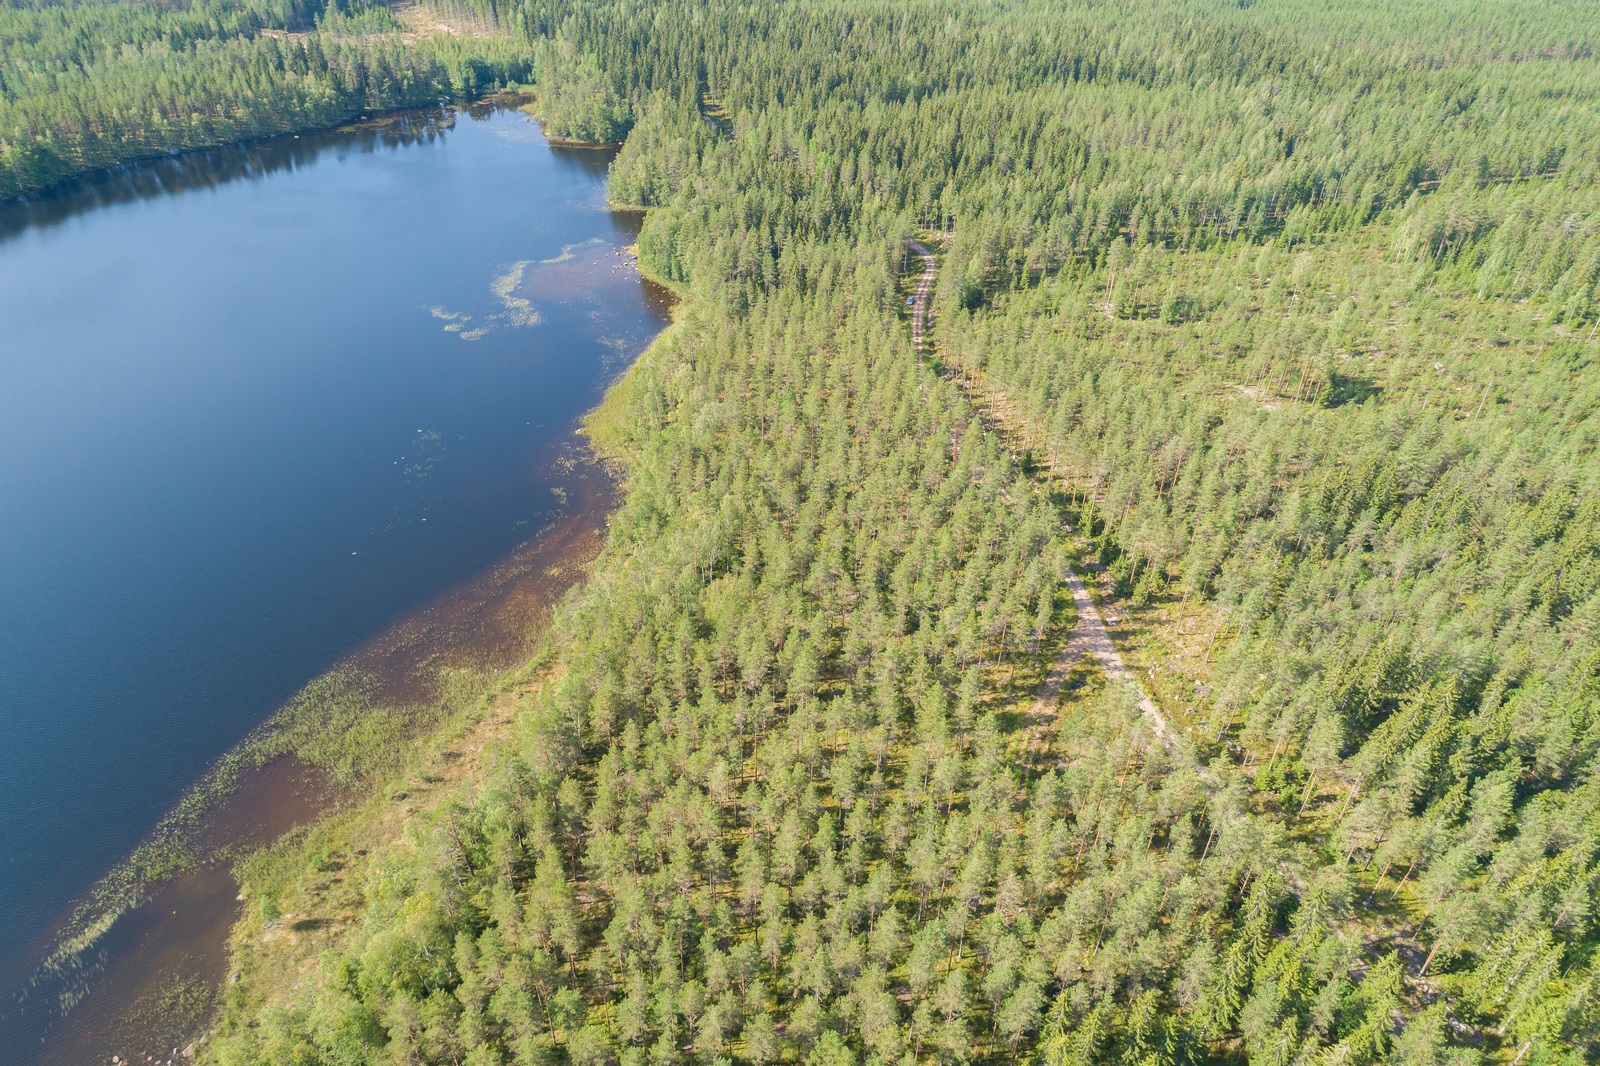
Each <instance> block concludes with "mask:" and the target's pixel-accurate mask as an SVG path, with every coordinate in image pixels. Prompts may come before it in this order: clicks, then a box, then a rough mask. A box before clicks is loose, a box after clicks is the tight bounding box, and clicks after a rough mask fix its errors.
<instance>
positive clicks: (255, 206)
mask: <svg viewBox="0 0 1600 1066" xmlns="http://www.w3.org/2000/svg"><path fill="white" fill-rule="evenodd" d="M605 166H606V158H605V157H604V156H603V155H600V154H597V153H594V152H586V151H582V150H557V149H552V148H551V147H550V146H548V145H547V144H546V143H545V142H544V140H543V138H542V137H541V135H540V134H539V131H538V127H537V126H536V125H535V124H534V123H533V122H532V121H531V120H530V119H528V117H527V116H525V115H523V114H520V113H518V112H516V111H507V110H497V109H494V108H487V109H480V110H479V111H477V112H476V113H473V114H469V113H467V112H464V111H455V110H440V111H438V112H431V113H412V114H407V115H401V116H394V117H390V118H385V119H383V120H380V121H374V122H370V123H364V124H362V125H360V126H357V127H353V128H351V129H347V130H341V131H335V132H333V133H327V134H319V135H307V136H303V137H301V138H282V139H277V140H273V141H269V142H263V143H260V144H255V145H249V146H243V147H239V148H234V149H227V150H222V151H217V152H213V153H207V154H201V155H193V156H185V157H182V158H179V159H170V160H162V161H159V162H157V163H153V164H146V165H142V166H137V167H134V168H131V169H129V170H125V171H121V172H116V173H112V174H106V175H100V176H98V177H96V178H94V179H91V180H87V181H84V182H80V183H78V184H76V185H74V186H71V187H69V188H67V189H64V190H62V191H60V192H58V193H57V194H55V195H53V196H51V197H48V198H45V199H41V200H36V201H34V202H26V203H11V204H8V205H0V974H11V975H15V974H16V973H17V972H19V971H23V970H26V969H27V968H28V967H29V966H31V965H32V964H33V963H36V962H37V961H38V960H37V959H36V958H29V957H27V956H28V955H29V953H30V952H32V951H36V950H37V946H38V944H39V942H40V938H41V937H44V936H46V934H47V933H48V932H49V929H50V927H51V925H52V923H54V922H55V921H57V920H58V919H59V918H60V917H61V915H62V912H63V909H64V908H65V907H67V906H68V905H69V904H70V902H71V901H72V900H73V899H74V898H75V897H77V896H78V895H79V894H80V893H82V892H83V891H84V890H85V889H87V888H88V887H89V886H91V885H92V884H93V883H94V882H95V881H96V880H97V879H98V878H99V877H101V876H102V875H103V874H104V873H105V872H106V871H107V870H108V869H109V868H110V867H111V866H112V865H114V864H115V863H116V862H117V861H118V860H119V859H120V858H121V857H122V856H123V855H125V854H126V853H127V852H128V851H129V850H130V849H131V848H132V847H133V846H134V845H135V844H136V843H137V842H138V841H139V839H140V838H141V837H142V836H143V835H144V834H145V833H146V832H148V831H149V829H150V828H151V826H152V825H153V824H154V823H155V822H156V821H157V820H158V819H159V818H160V817H161V815H162V814H163V813H164V812H165V811H166V810H167V809H168V808H169V807H170V806H171V805H172V804H173V803H174V802H175V801H176V800H177V799H178V798H179V797H180V796H181V794H182V793H183V791H184V789H185V788H186V787H187V786H188V785H189V784H190V783H191V782H193V781H194V780H195V779H196V778H197V777H198V776H199V775H200V774H201V773H202V772H203V771H204V770H205V768H206V767H207V766H208V765H209V764H210V763H212V762H213V761H214V760H215V759H216V758H217V757H218V756H219V755H221V754H222V753H223V752H224V751H226V750H227V749H228V748H229V747H230V746H232V745H233V744H234V743H236V742H237V741H238V740H239V739H240V738H241V737H242V736H243V735H244V734H245V733H246V732H248V731H249V730H250V729H251V728H252V727H253V726H255V725H256V724H257V723H259V722H260V721H262V720H263V719H264V718H265V717H266V716H267V715H269V714H270V713H271V712H272V711H273V710H274V709H275V708H276V707H278V706H279V705H280V704H282V703H283V702H284V700H285V699H286V698H287V697H289V696H290V695H292V694H293V693H294V691H295V690H296V689H298V688H299V687H300V686H301V685H302V684H304V683H305V682H306V681H307V680H309V679H310V678H312V677H314V676H315V675H317V674H318V673H320V672H321V671H323V670H324V669H326V668H327V667H328V666H329V665H331V664H333V663H334V662H335V661H337V660H338V659H339V658H340V657H341V656H342V655H344V654H345V653H347V652H349V651H350V650H351V649H352V648H354V647H356V646H358V645H359V644H361V643H362V642H363V641H365V640H367V639H369V638H371V637H372V636H373V635H375V634H376V633H378V632H380V631H381V630H382V629H383V628H384V627H385V626H386V625H388V624H389V623H390V622H392V621H393V620H394V619H396V618H397V617H400V616H402V615H404V614H406V612H408V611H409V610H412V609H414V608H416V607H417V606H418V605H419V604H422V603H424V602H426V601H428V600H429V599H430V598H432V597H434V596H437V595H438V594H440V593H441V592H442V591H443V590H446V589H448V588H450V587H451V586H453V585H456V584H457V583H459V582H461V581H463V580H465V579H467V578H469V577H470V576H471V575H473V574H476V573H478V572H480V571H482V570H483V569H484V568H485V567H487V566H489V565H491V564H492V563H494V562H495V561H496V560H498V559H501V558H503V557H505V556H506V555H507V554H508V553H510V552H511V551H513V550H514V549H515V548H516V546H517V545H518V544H519V543H521V542H523V541H524V540H526V539H527V538H528V537H530V536H531V535H532V534H533V533H534V532H536V531H537V530H538V529H539V528H540V527H541V526H543V525H544V524H546V523H547V522H548V521H550V520H551V519H552V517H553V516H554V515H555V514H556V513H557V511H558V509H559V502H558V498H557V496H556V495H555V494H553V493H552V486H553V485H555V484H556V476H555V474H554V473H553V471H552V470H551V468H550V459H551V457H552V456H553V455H554V454H555V452H556V449H557V447H558V446H559V444H560V443H561V442H562V441H565V440H568V439H570V433H571V430H572V428H573V425H574V421H575V419H576V417H577V416H578V415H579V414H581V412H582V411H584V410H585V409H587V408H588V407H590V406H592V405H593V404H594V403H595V402H596V401H597V400H598V399H599V396H600V394H601V391H602V389H603V387H604V385H605V384H606V383H607V382H608V381H609V380H610V379H611V378H612V377H613V376H614V375H615V374H616V373H617V372H618V371H619V370H620V369H622V367H623V366H624V365H625V363H626V361H627V360H628V359H630V358H631V357H632V356H633V355H635V354H637V352H638V350H639V349H640V348H641V347H642V346H643V344H644V343H645V342H646V341H647V340H648V338H649V337H650V336H651V335H652V334H653V333H654V332H655V331H656V330H657V329H659V328H660V325H661V324H662V321H663V318H662V313H663V312H662V307H661V303H660V300H659V297H658V296H653V295H652V294H651V293H649V292H647V291H646V289H645V287H644V286H643V285H642V284H641V283H640V281H639V280H638V278H637V276H636V275H635V274H634V273H633V272H632V270H631V268H630V266H629V263H628V261H627V259H626V258H625V257H623V256H622V255H621V254H620V251H619V250H620V249H621V248H622V247H623V246H625V245H627V244H629V243H630V242H631V241H632V239H633V236H634V234H633V232H632V230H631V228H630V220H629V219H628V218H626V217H624V216H618V215H614V214H612V213H611V212H609V211H607V210H606V208H605V204H604V171H605Z"/></svg>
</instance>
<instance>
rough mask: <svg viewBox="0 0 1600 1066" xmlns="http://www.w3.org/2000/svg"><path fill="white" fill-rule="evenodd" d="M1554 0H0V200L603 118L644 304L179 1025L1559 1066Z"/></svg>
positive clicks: (832, 1057)
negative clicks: (586, 484)
mask: <svg viewBox="0 0 1600 1066" xmlns="http://www.w3.org/2000/svg"><path fill="white" fill-rule="evenodd" d="M1597 34H1600V20H1597V19H1596V18H1595V9H1594V7H1593V5H1592V4H1589V3H1584V2H1580V0H1551V2H1542V3H1524V2H1506V3H1479V2H1476V0H1411V2H1380V0H1334V2H1331V3H1326V4H1319V5H1306V4H1300V3H1294V2H1289V0H1257V2H1255V3H1235V2H1227V3H1224V2H1221V0H1197V2H1189V3H1177V2H1165V0H1150V2H1143V3H1137V4H1095V3H1054V2H1049V3H1046V2H1033V0H1015V2H999V3H990V4H974V3H957V2H953V0H907V2H902V3H888V2H883V0H794V2H791V3H783V4H779V3H763V2H757V3H750V4H737V5H736V4H725V3H694V2H679V0H660V2H649V0H589V2H584V3H577V2H571V0H470V2H466V0H463V2H460V3H456V4H454V5H443V4H441V5H434V6H429V5H421V6H417V7H411V6H405V7H383V6H362V5H359V4H330V5H328V6H326V7H321V6H318V5H317V4H316V3H315V0H300V2H299V3H292V2H287V0H242V2H228V0H197V2H195V3H192V4H185V3H183V2H181V0H175V2H173V3H168V4H160V5H144V4H137V3H131V2H118V0H83V2H81V3H48V2H42V0H41V2H31V0H23V2H15V0H14V2H12V3H10V4H8V6H6V7H5V8H3V9H0V195H5V194H14V193H18V192H25V191H28V190H33V189H38V188H41V187H43V186H45V185H47V184H48V183H49V182H51V181H54V180H56V179H58V178H60V177H62V176H64V175H67V174H71V173H75V172H79V171H82V170H85V169H88V168H92V167H97V166H104V165H108V164H112V163H116V162H118V161H121V160H126V159H133V158H138V157H141V156H145V155H150V154H157V153H161V152H165V151H169V150H172V149H184V148H188V147H194V146H200V145H204V144H212V143H218V142H221V141H226V140H230V139H236V138H240V137H248V136H254V135H258V134H262V133H269V132H275V131H281V130H286V129H291V128H303V127H305V126H308V125H313V124H326V123H331V122H337V121H341V120H343V119H345V118H348V117H351V116H352V115H357V114H361V113H365V112H368V111H370V110H373V109H378V108H383V107H391V106H398V105H401V104H405V103H411V102H416V101H422V100H432V99H435V98H437V97H439V96H441V95H455V96H461V95H472V94H475V93H480V92H484V91H488V90H490V89H492V88H495V87H498V86H504V85H512V84H515V85H530V86H531V87H532V91H533V92H534V94H535V103H534V105H533V108H534V110H535V111H536V113H538V114H539V115H540V117H541V118H542V119H543V120H544V121H545V123H546V129H547V132H548V133H549V135H550V136H551V137H558V138H564V139H570V140H582V141H605V142H610V141H618V140H621V141H624V143H623V146H622V148H621V150H620V153H619V154H618V156H617V158H616V160H615V162H614V164H613V165H612V169H611V178H610V198H611V200H612V201H613V202H614V203H617V204H621V205H630V206H636V207H642V208H645V209H647V211H648V215H647V218H646V222H645V225H644V229H643V231H642V233H641V236H640V238H639V242H638V253H639V261H640V265H641V267H642V268H643V269H644V270H645V271H646V272H647V273H648V274H650V275H651V276H653V277H656V278H658V279H660V280H662V281H663V282H664V283H667V284H669V285H671V286H672V287H673V288H674V289H675V290H676V291H677V292H678V294H679V296H680V299H681V302H680V305H679V307H678V312H677V321H676V322H675V324H674V325H673V326H672V327H671V328H670V329H669V330H668V331H667V332H666V333H665V334H663V335H662V337H661V338H660V339H658V340H657V342H656V343H655V344H654V345H653V346H652V347H651V349H650V350H649V351H648V352H646V354H645V355H644V356H643V358H642V359H641V360H640V362H639V363H638V364H637V365H635V366H634V367H633V368H632V370H631V371H629V372H628V374H627V375H626V376H625V377H623V378H622V379H621V380H620V381H619V382H618V383H617V384H616V385H615V386H614V388H613V389H612V391H611V393H610V394H609V395H608V397H607V399H606V402H605V404H604V405H603V406H602V407H601V408H600V409H599V410H598V411H597V412H595V414H594V415H593V416H592V417H591V419H590V422H589V433H590V436H591V439H592V441H593V443H594V445H595V447H596V449H597V450H598V451H599V452H600V453H601V454H602V456H603V457H604V458H606V460H607V461H608V462H610V463H611V464H612V465H613V467H614V468H615V470H616V471H617V476H618V477H619V478H620V480H621V483H622V485H623V487H624V501H623V503H622V504H621V506H620V509H619V510H618V511H617V512H616V514H615V515H614V516H613V519H612V522H611V526H610V531H609V534H608V539H607V543H606V546H605V548H604V550H603V552H602V553H601V555H600V557H599V559H598V560H597V561H596V562H595V564H594V565H593V567H592V572H591V573H590V575H589V577H588V579H587V580H586V581H585V582H584V583H583V584H582V585H580V586H579V587H578V588H577V589H575V590H574V592H573V593H572V594H571V595H570V596H569V597H568V599H567V601H566V603H565V605H564V606H563V608H562V609H561V611H560V612H559V613H558V616H557V618H556V620H555V622H554V623H553V625H552V628H551V632H550V634H549V636H548V638H547V641H546V650H545V652H544V653H543V654H542V655H541V656H540V657H539V659H538V660H537V661H536V662H535V663H533V664H531V665H530V666H529V667H528V668H527V669H526V670H523V671H521V672H519V673H518V674H517V675H516V676H514V677H513V678H512V679H511V680H510V681H509V682H507V685H506V687H505V689H504V691H503V692H501V693H499V694H498V695H496V696H494V697H492V698H490V699H487V700H485V701H483V703H482V708H481V710H480V711H479V712H478V715H479V717H478V719H477V723H478V724H477V725H476V726H474V727H472V728H470V729H468V730H467V732H466V733H465V734H463V736H464V737H465V739H466V741H467V743H461V742H459V738H458V740H457V741H452V742H451V744H452V747H451V750H450V751H449V752H448V753H447V754H448V755H449V756H450V758H451V759H452V760H454V761H452V762H451V764H450V765H451V767H452V770H451V772H450V773H448V774H446V773H439V774H433V773H426V772H424V771H422V770H417V769H415V768H408V769H407V770H406V771H405V772H403V773H399V774H396V775H393V776H391V777H388V778H374V779H373V780H371V781H368V782H367V787H368V788H369V791H370V792H371V797H372V798H371V799H370V800H368V801H367V802H366V804H365V805H364V806H363V807H362V808H360V809H359V810H357V811H356V812H354V813H349V814H345V815H342V816H341V817H340V818H337V819H335V820H333V821H332V822H330V823H328V824H327V825H325V826H323V827H321V828H319V829H316V830H313V831H311V832H308V833H302V834H298V835H296V836H294V837H293V838H291V839H289V840H286V841H285V842H284V843H282V844H281V845H279V846H278V847H277V848H275V849H271V850H269V851H268V852H266V853H263V854H261V855H258V856H255V857H253V858H250V859H247V860H245V861H243V862H242V863H241V864H240V867H239V874H240V877H241V883H242V885H243V889H244V895H245V897H246V898H247V900H248V903H247V914H246V917H245V919H244V920H243V921H242V922H241V924H240V925H239V927H238V928H237V930H236V931H235V935H234V940H233V952H234V960H235V961H234V969H235V970H236V974H235V977H236V979H235V980H234V981H232V982H231V983H230V984H228V985H227V986H226V988H225V989H224V991H223V995H222V1003H221V1006H220V1008H219V1010H218V1012H217V1014H216V1017H215V1019H214V1021H213V1023H212V1029H211V1031H210V1032H209V1033H207V1035H206V1036H205V1037H204V1038H203V1039H202V1040H201V1041H200V1043H199V1044H198V1045H197V1047H196V1048H195V1054H196V1055H198V1056H199V1057H200V1058H201V1059H202V1060H204V1061H208V1062H213V1063H220V1064H227V1066H244V1064H256V1063H260V1064H283V1063H298V1064H328V1066H333V1064H354V1063H369V1062H370V1063H380V1062H381V1063H429V1064H445V1063H449V1064H457V1066H459V1064H467V1063H471V1064H474V1066H489V1064H511V1063H517V1064H525V1063H528V1064H531V1063H552V1064H556V1063H574V1064H580V1066H599V1064H605V1063H617V1064H627V1066H644V1064H647V1063H648V1064H652V1066H655V1064H667V1063H684V1064H688V1063H706V1064H711V1063H728V1064H733V1063H738V1064H741V1066H742V1064H757V1066H765V1064H770V1063H780V1062H781V1063H808V1064H818V1066H824V1064H825V1066H844V1064H861V1066H868V1064H877V1066H887V1064H891V1063H895V1064H900V1063H905V1064H911V1063H935V1062H936V1063H940V1064H949V1063H969V1062H972V1063H1009V1062H1038V1063H1042V1064H1050V1066H1056V1064H1068V1063H1071V1064H1085V1066H1087V1064H1104V1066H1111V1064H1125V1066H1177V1064H1201V1063H1249V1064H1250V1066H1289V1064H1317V1066H1333V1064H1351V1066H1356V1064H1370V1063H1405V1064H1412V1066H1425V1064H1446V1063H1448V1064H1461V1066H1466V1064H1477V1063H1483V1064H1490V1063H1497V1064H1501V1066H1555V1064H1561V1066H1578V1064H1580V1063H1585V1062H1592V1061H1595V1059H1596V1057H1597V1056H1600V976H1597V973H1596V970H1595V954H1596V948H1597V946H1600V934H1597V930H1600V926H1597V922H1600V916H1597V915H1596V913H1595V907H1594V901H1595V896H1596V886H1597V879H1600V779H1597V777H1596V773H1595V771H1596V759H1597V755H1600V643H1597V637H1600V458H1597V456H1596V453H1595V445H1596V442H1597V439H1600V369H1597V366H1596V359H1597V355H1600V290H1597V285H1600V184H1597V178H1600V65H1597V59H1596V55H1595V43H1596V40H1595V38H1596V35H1597ZM457 206H459V205H457ZM924 252H925V253H926V257H925V256H924V254H923V253H924ZM924 279H926V280H927V284H926V285H925V287H923V288H922V289H921V291H924V292H926V293H927V294H928V307H927V311H928V312H929V314H928V317H927V320H926V328H925V329H923V328H921V326H920V324H921V323H922V313H923V310H924V307H923V304H922V302H921V300H920V298H919V296H918V292H919V285H922V284H923V282H924ZM914 317H915V318H916V319H917V320H918V324H919V328H917V329H916V330H915V331H914V330H913V328H912V326H913V322H912V319H913V318H914ZM914 333H915V335H916V336H917V338H918V340H919V342H920V343H915V344H914V343H913V335H914ZM1073 575H1076V576H1073ZM1078 577H1081V579H1082V582H1083V586H1082V587H1083V588H1084V589H1085V591H1086V595H1085V596H1084V597H1082V598H1080V599H1077V600H1076V601H1075V598H1074V595H1073V588H1072V583H1073V582H1074V581H1076V580H1077V578H1078ZM1091 616H1092V617H1091ZM1100 619H1104V621H1105V622H1106V623H1108V626H1104V627H1103V626H1101V625H1100V624H1099V620H1100ZM1107 632H1108V633H1109V636H1110V640H1109V642H1105V641H1103V640H1098V639H1097V638H1100V637H1101V636H1102V635H1103V634H1104V633H1107ZM1106 648H1110V649H1111V651H1110V652H1107V651H1106V650H1105V649H1106ZM1113 659H1115V662H1116V663H1117V664H1119V665H1118V666H1117V668H1114V669H1113V668H1111V667H1109V666H1108V665H1107V664H1108V663H1111V662H1112V661H1113Z"/></svg>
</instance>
